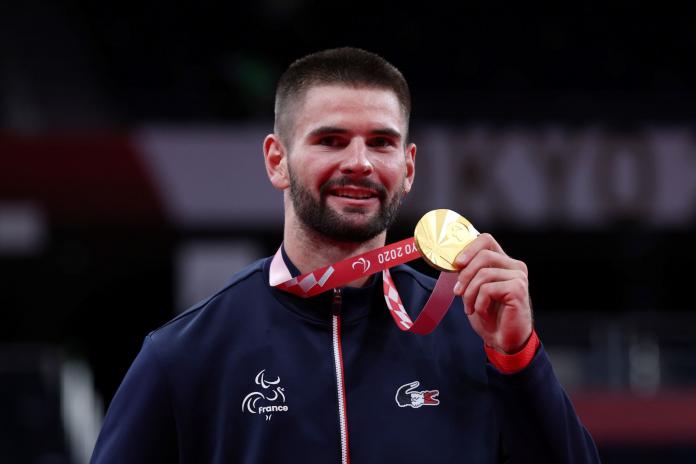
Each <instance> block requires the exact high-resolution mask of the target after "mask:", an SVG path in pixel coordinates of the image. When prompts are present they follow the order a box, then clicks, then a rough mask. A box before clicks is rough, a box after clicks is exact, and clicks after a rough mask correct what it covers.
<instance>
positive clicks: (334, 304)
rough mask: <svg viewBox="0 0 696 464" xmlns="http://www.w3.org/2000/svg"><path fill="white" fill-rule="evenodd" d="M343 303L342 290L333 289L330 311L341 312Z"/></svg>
mask: <svg viewBox="0 0 696 464" xmlns="http://www.w3.org/2000/svg"><path fill="white" fill-rule="evenodd" d="M342 304H343V292H342V290H341V289H340V288H334V289H333V300H331V311H332V312H333V314H334V315H338V314H341V305H342Z"/></svg>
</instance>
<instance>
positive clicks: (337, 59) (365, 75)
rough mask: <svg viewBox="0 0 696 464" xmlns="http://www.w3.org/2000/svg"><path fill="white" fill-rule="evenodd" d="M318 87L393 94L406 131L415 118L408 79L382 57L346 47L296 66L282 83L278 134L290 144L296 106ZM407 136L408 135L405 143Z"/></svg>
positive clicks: (277, 106) (277, 102)
mask: <svg viewBox="0 0 696 464" xmlns="http://www.w3.org/2000/svg"><path fill="white" fill-rule="evenodd" d="M318 85H344V86H348V87H367V88H377V89H385V90H391V91H393V92H394V93H395V94H396V97H397V99H398V100H399V104H400V106H401V110H402V111H403V114H404V120H405V122H406V128H407V130H408V121H409V117H410V114H411V93H410V91H409V89H408V84H407V83H406V79H404V76H403V75H402V74H401V72H400V71H399V70H398V69H396V67H395V66H394V65H392V64H391V63H389V62H388V61H387V60H385V59H384V58H382V57H381V56H379V55H377V54H375V53H372V52H368V51H366V50H362V49H360V48H353V47H342V48H333V49H329V50H323V51H320V52H316V53H312V54H310V55H307V56H305V57H303V58H300V59H298V60H297V61H295V62H294V63H292V64H291V65H290V66H289V67H288V69H287V70H286V71H285V72H284V73H283V75H282V76H281V77H280V80H279V81H278V87H277V88H276V96H275V127H274V131H275V133H276V134H278V135H279V136H280V138H281V140H283V141H284V142H285V143H289V141H290V135H291V134H290V132H289V131H290V129H291V128H292V126H293V123H292V114H293V113H294V111H293V108H292V107H293V106H294V104H295V103H297V102H299V101H300V100H301V99H302V98H303V97H304V96H305V94H306V93H307V91H308V90H309V89H310V88H311V87H314V86H318ZM405 138H406V134H404V141H405Z"/></svg>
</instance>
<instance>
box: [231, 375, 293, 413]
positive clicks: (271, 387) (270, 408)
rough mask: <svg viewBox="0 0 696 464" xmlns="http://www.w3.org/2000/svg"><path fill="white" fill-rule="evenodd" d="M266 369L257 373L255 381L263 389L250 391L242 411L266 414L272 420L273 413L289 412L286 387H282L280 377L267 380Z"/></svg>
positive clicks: (244, 400)
mask: <svg viewBox="0 0 696 464" xmlns="http://www.w3.org/2000/svg"><path fill="white" fill-rule="evenodd" d="M265 372H266V369H262V370H261V372H259V373H258V374H256V378H255V379H254V383H255V384H256V385H260V386H261V388H262V391H254V392H251V393H249V394H248V395H247V396H245V397H244V399H243V400H242V411H246V412H249V413H251V414H265V415H266V420H267V421H268V420H271V415H272V414H271V413H274V412H287V410H288V406H287V405H285V404H284V403H285V388H283V387H281V386H280V385H279V384H280V377H277V378H276V379H275V380H270V381H269V380H266V378H265ZM269 403H275V404H269Z"/></svg>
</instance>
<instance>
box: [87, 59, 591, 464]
mask: <svg viewBox="0 0 696 464" xmlns="http://www.w3.org/2000/svg"><path fill="white" fill-rule="evenodd" d="M275 113H276V120H275V128H274V133H273V134H271V135H269V136H267V137H266V139H265V141H264V144H263V151H264V159H265V165H266V170H267V173H268V177H269V179H270V181H271V183H272V184H273V185H274V186H275V187H276V188H277V189H279V190H281V191H282V192H283V195H284V205H285V227H284V238H283V245H282V249H281V250H280V254H279V255H278V256H279V258H278V259H277V260H274V261H272V260H271V259H270V258H269V259H265V260H261V261H259V262H257V263H255V264H253V265H251V266H250V267H248V268H247V269H245V270H243V271H241V272H240V273H238V274H237V275H236V276H235V277H234V278H233V279H232V282H231V283H230V284H229V285H228V286H227V287H226V288H224V289H222V290H221V291H220V292H218V293H217V294H216V295H214V296H212V297H211V298H210V299H208V300H207V301H206V302H204V303H202V304H199V305H197V306H196V307H194V308H191V309H190V310H189V311H187V312H186V313H184V314H182V315H180V316H179V317H177V318H175V319H174V320H172V321H171V322H169V323H168V324H165V325H164V326H163V327H161V328H159V329H158V330H155V331H154V332H152V333H151V334H150V335H148V337H147V338H146V340H145V343H144V345H143V348H142V350H141V352H140V354H139V355H138V357H137V358H136V360H135V361H134V363H133V365H132V367H131V369H130V370H129V372H128V374H127V375H126V378H125V379H124V381H123V384H122V385H121V387H120V388H119V391H118V392H117V393H116V395H115V397H114V399H113V402H112V404H111V406H110V408H109V412H108V414H107V417H106V419H105V422H104V426H103V429H102V432H101V435H100V437H99V440H98V442H97V445H96V448H95V451H94V455H93V462H95V463H106V462H129V463H134V462H187V463H188V462H190V463H201V462H302V463H306V462H320V463H326V462H343V463H347V462H350V461H353V462H380V463H381V462H400V463H405V462H477V463H478V462H486V463H488V462H502V461H505V460H508V459H510V460H511V461H512V462H555V463H559V462H595V461H598V458H597V452H596V449H595V446H594V444H593V442H592V439H591V438H590V437H589V435H588V433H587V432H586V431H585V429H584V427H583V426H582V424H581V423H580V421H579V420H578V418H577V417H576V415H575V412H574V411H573V408H572V405H571V404H570V402H569V400H568V398H567V397H566V395H565V393H564V392H563V390H562V388H561V386H560V385H559V384H558V381H557V380H556V378H555V377H554V374H553V371H552V369H551V365H550V363H549V360H548V358H547V356H546V354H545V353H544V350H543V348H542V347H541V346H540V344H539V341H538V338H537V336H536V333H535V332H534V330H533V324H532V312H531V308H530V303H529V295H528V290H527V268H526V266H525V265H524V263H522V262H520V261H517V260H514V259H512V258H510V257H509V256H507V255H506V254H505V253H504V252H503V250H502V248H501V247H500V246H499V245H498V243H497V242H496V241H495V240H494V239H493V237H491V236H490V235H488V234H482V235H480V236H479V237H478V238H476V239H475V240H474V241H473V242H472V243H471V244H470V245H468V246H467V247H466V248H465V249H464V250H463V251H462V252H461V253H460V254H459V255H458V257H457V260H456V266H457V268H458V269H459V273H458V280H457V284H456V285H455V286H454V288H453V290H452V291H453V292H454V293H455V294H456V295H459V296H462V298H456V299H455V301H454V303H453V304H452V305H451V306H452V307H451V308H450V309H449V312H448V313H447V315H446V316H445V317H444V319H443V320H442V323H441V324H440V326H439V327H438V328H437V329H436V330H435V331H434V332H433V333H431V334H429V335H426V336H419V335H413V334H407V333H404V332H401V331H400V330H398V329H397V327H396V326H395V325H394V324H393V322H392V321H391V318H390V316H389V315H388V311H387V309H386V307H385V300H384V292H383V286H382V277H380V276H379V274H375V275H374V276H371V277H361V278H359V279H356V280H355V281H353V282H351V283H350V284H349V285H348V286H346V287H344V288H341V289H336V290H334V291H331V292H324V293H321V294H319V295H317V296H314V297H310V298H302V297H300V296H297V295H294V294H292V293H289V292H286V291H283V290H281V289H280V288H274V287H272V286H271V285H270V284H269V279H271V277H270V276H271V274H272V273H274V272H276V271H277V269H275V268H274V267H278V266H280V267H281V268H283V270H285V271H286V272H289V273H290V274H292V275H294V276H297V275H300V274H303V273H307V272H310V271H313V270H315V269H318V268H321V267H322V266H326V265H329V264H332V263H335V262H338V261H341V260H343V259H345V258H348V257H352V256H356V255H358V254H361V253H363V252H366V251H369V250H373V249H375V248H378V247H381V246H383V245H384V244H385V239H386V230H387V228H388V227H389V225H390V224H391V223H392V222H393V220H394V217H395V216H396V212H397V210H398V207H399V204H400V202H401V200H402V198H403V197H404V196H405V195H406V194H407V193H408V192H409V191H410V189H411V185H412V183H413V180H414V175H415V158H416V146H415V145H414V144H413V143H410V142H408V120H409V113H410V96H409V91H408V87H407V84H406V81H405V80H404V79H403V77H402V75H401V74H400V73H399V71H398V70H396V68H394V67H393V66H392V65H390V64H389V63H387V62H386V61H384V60H383V59H382V58H380V57H379V56H376V55H374V54H372V53H369V52H366V51H363V50H358V49H352V48H342V49H334V50H327V51H324V52H319V53H316V54H313V55H309V56H307V57H305V58H302V59H300V60H298V61H297V62H295V63H293V64H292V65H291V66H290V68H289V69H288V70H287V71H286V72H285V74H284V75H283V76H282V77H281V79H280V82H279V84H278V90H277V93H276V108H275ZM391 277H392V279H393V283H394V286H395V288H396V289H397V290H398V293H399V294H400V297H401V300H402V301H403V303H404V306H405V307H406V308H407V310H408V311H409V312H410V313H411V316H412V317H415V315H416V313H417V312H418V310H419V309H420V308H421V307H423V305H424V303H425V301H426V300H427V298H428V296H429V294H430V293H431V291H432V290H433V286H434V282H433V280H432V279H430V278H428V277H425V276H423V275H421V274H419V273H417V272H415V271H414V270H412V269H411V268H409V267H406V266H397V267H395V268H393V269H391Z"/></svg>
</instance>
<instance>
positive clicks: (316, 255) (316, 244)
mask: <svg viewBox="0 0 696 464" xmlns="http://www.w3.org/2000/svg"><path fill="white" fill-rule="evenodd" d="M307 229H308V228H307V227H306V226H305V225H304V224H301V223H299V221H288V220H287V219H286V222H285V228H284V232H283V246H284V247H285V252H286V253H287V255H288V257H289V258H290V260H291V261H292V262H293V264H294V265H295V266H297V268H298V269H299V270H300V272H301V273H303V274H304V273H306V272H310V271H313V270H314V269H317V268H320V267H323V266H327V265H329V264H332V263H335V262H337V261H341V260H343V259H346V258H350V257H351V256H355V255H358V254H360V253H364V252H366V251H370V250H373V249H375V248H378V247H381V246H384V242H385V240H386V235H387V233H386V232H382V233H381V234H379V235H377V236H376V237H374V238H372V239H370V240H368V241H365V242H360V243H354V242H342V241H337V240H333V239H331V238H328V237H325V236H324V235H321V234H319V233H317V232H315V231H313V230H307ZM368 279H369V276H368V277H363V278H361V279H358V280H355V281H353V282H350V283H349V284H348V285H349V286H351V287H362V286H363V285H364V284H365V282H367V280H368Z"/></svg>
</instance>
